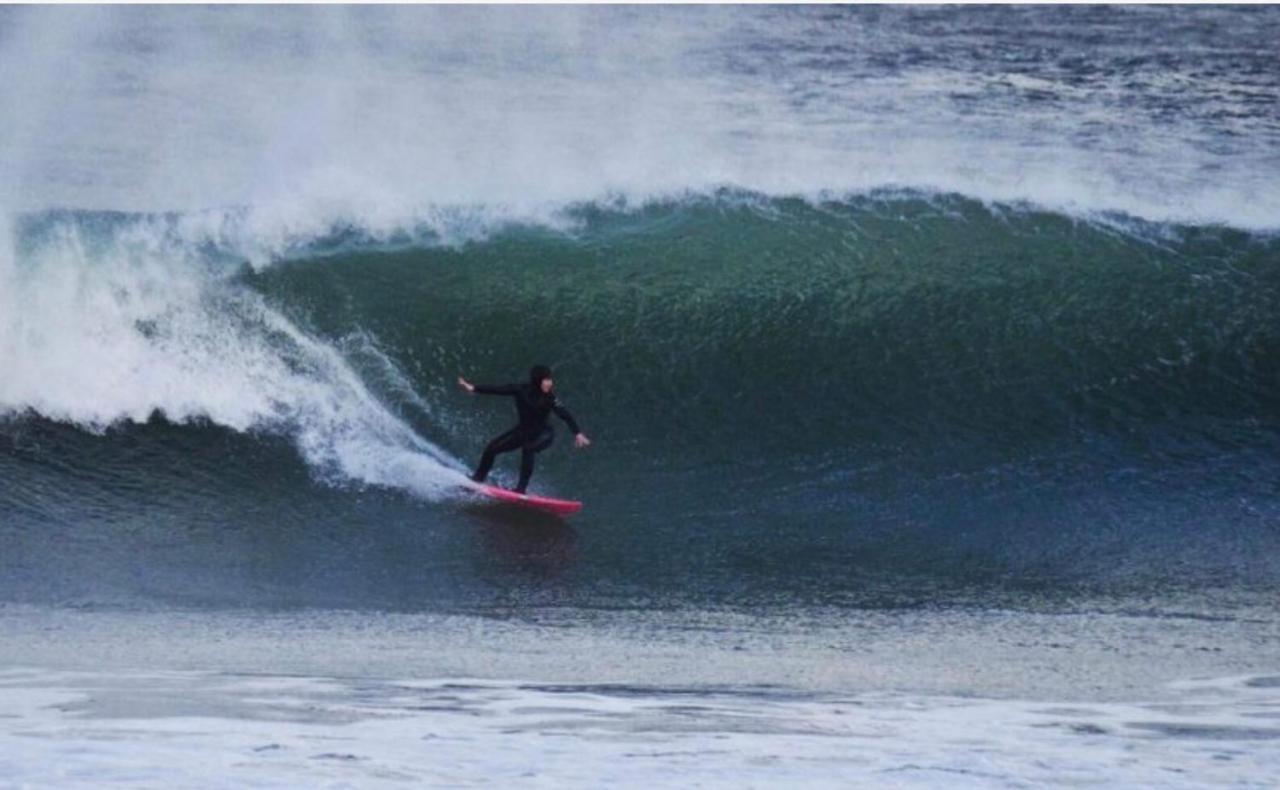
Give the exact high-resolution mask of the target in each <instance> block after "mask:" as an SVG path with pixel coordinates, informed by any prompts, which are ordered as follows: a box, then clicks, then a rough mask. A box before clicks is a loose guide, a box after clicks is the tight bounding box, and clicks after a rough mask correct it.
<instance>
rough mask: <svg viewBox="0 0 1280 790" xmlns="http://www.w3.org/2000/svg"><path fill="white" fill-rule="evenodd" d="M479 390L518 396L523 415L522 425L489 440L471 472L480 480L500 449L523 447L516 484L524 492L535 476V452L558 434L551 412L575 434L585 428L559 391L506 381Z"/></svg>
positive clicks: (478, 481) (481, 386)
mask: <svg viewBox="0 0 1280 790" xmlns="http://www.w3.org/2000/svg"><path fill="white" fill-rule="evenodd" d="M475 391H476V392H478V393H480V394H481V395H510V396H512V397H514V398H515V399H516V413H517V414H519V415H520V424H519V425H517V426H516V427H514V428H512V429H511V430H509V431H507V432H506V433H504V434H502V435H501V436H499V437H498V438H496V439H494V440H493V441H491V442H489V444H488V445H487V446H486V447H485V448H484V454H483V455H482V456H480V465H479V466H477V467H476V471H475V474H473V475H471V479H472V480H475V481H476V482H477V483H483V482H484V479H485V478H486V477H488V476H489V470H490V469H492V468H493V462H494V459H495V458H497V456H498V454H499V453H509V452H511V451H512V450H520V482H519V483H518V484H516V487H515V490H516V491H519V492H520V493H522V494H523V493H524V490H525V488H526V487H527V486H528V485H529V478H530V477H532V476H533V457H534V455H535V454H537V453H540V452H542V451H543V450H545V449H547V448H548V447H550V446H551V441H552V440H553V439H554V438H555V432H554V431H552V430H551V426H550V425H547V418H548V417H550V416H551V412H555V413H556V416H557V417H559V418H560V419H562V420H564V421H565V423H566V424H568V426H569V430H571V431H573V432H574V433H575V434H578V433H581V432H582V431H581V430H580V429H579V428H578V423H577V421H576V420H574V419H573V415H572V414H570V413H569V410H568V409H566V408H565V407H564V406H561V405H560V403H559V402H558V401H557V400H556V396H555V394H554V393H551V392H543V391H542V389H541V388H540V387H538V386H537V385H535V384H532V383H529V384H504V385H500V386H496V387H494V386H487V385H484V384H477V385H476V387H475Z"/></svg>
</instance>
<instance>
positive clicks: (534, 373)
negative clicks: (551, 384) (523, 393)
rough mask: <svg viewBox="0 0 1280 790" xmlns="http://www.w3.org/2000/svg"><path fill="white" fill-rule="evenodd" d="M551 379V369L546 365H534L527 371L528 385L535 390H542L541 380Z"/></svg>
mask: <svg viewBox="0 0 1280 790" xmlns="http://www.w3.org/2000/svg"><path fill="white" fill-rule="evenodd" d="M549 378H551V368H549V367H547V366H546V365H534V366H533V367H532V368H530V369H529V383H530V384H532V385H533V388H534V389H535V390H541V389H542V380H543V379H549Z"/></svg>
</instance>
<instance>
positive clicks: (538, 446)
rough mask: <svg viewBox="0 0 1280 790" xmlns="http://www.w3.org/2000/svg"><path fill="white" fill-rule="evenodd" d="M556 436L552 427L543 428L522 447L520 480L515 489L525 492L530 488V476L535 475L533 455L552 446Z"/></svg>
mask: <svg viewBox="0 0 1280 790" xmlns="http://www.w3.org/2000/svg"><path fill="white" fill-rule="evenodd" d="M555 438H556V435H555V432H554V431H552V430H551V428H550V427H547V428H543V429H542V433H540V434H538V435H537V436H536V437H534V438H533V439H531V440H529V441H527V442H525V443H524V446H523V447H521V448H520V482H519V483H517V484H516V487H515V488H514V489H513V490H514V491H518V492H520V493H521V494H523V493H524V490H525V489H526V488H528V486H529V478H531V477H533V457H534V456H535V455H537V454H538V453H540V452H542V451H543V450H545V449H547V448H548V447H550V446H551V441H552V440H553V439H555Z"/></svg>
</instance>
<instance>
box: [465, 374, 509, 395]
mask: <svg viewBox="0 0 1280 790" xmlns="http://www.w3.org/2000/svg"><path fill="white" fill-rule="evenodd" d="M458 386H459V387H462V388H463V389H464V390H466V391H467V392H470V393H472V394H476V393H479V394H480V395H515V394H516V392H518V391H519V389H520V388H519V387H518V386H516V385H515V384H472V383H471V382H469V381H467V380H466V379H464V378H463V377H462V376H458Z"/></svg>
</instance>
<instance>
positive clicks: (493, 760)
mask: <svg viewBox="0 0 1280 790" xmlns="http://www.w3.org/2000/svg"><path fill="white" fill-rule="evenodd" d="M1224 688H1226V691H1227V693H1226V695H1224V696H1219V697H1217V698H1214V699H1208V700H1206V699H1197V698H1192V699H1189V700H1187V701H1186V702H1184V703H1182V704H1179V705H1149V704H1141V703H1134V704H1124V703H1102V704H1099V703H1091V704H1087V705H1080V704H1054V703H1052V702H1033V701H1026V700H1007V701H1000V700H991V699H980V698H957V697H937V696H922V695H909V694H901V693H885V692H864V693H851V694H820V695H788V694H785V693H779V692H778V690H773V691H772V692H766V693H761V692H758V691H752V690H749V689H747V690H742V691H740V692H728V693H726V692H723V691H715V690H701V691H699V690H693V689H690V690H683V691H679V692H677V693H673V692H671V691H668V690H663V689H656V688H650V689H646V688H642V687H629V688H624V689H620V690H617V691H613V690H610V689H609V688H607V687H605V688H601V687H579V688H573V687H555V686H538V685H536V684H525V683H520V682H512V681H492V680H480V681H476V680H470V679H466V678H459V679H451V680H444V679H405V680H388V679H374V678H358V679H332V678H323V677H273V676H256V677H253V676H250V677H245V676H237V675H218V674H208V673H183V672H166V673H116V674H108V673H101V672H97V673H67V672H49V671H42V670H10V671H7V672H3V673H0V700H3V702H4V709H5V711H6V713H7V716H6V717H5V718H4V719H3V720H2V722H3V723H2V724H0V755H3V756H0V782H5V783H13V784H15V785H16V786H55V785H56V786H58V787H100V786H103V785H110V784H120V785H125V786H129V787H174V786H182V787H222V786H226V785H228V784H236V785H252V786H260V787H289V786H298V785H307V786H360V787H382V786H405V785H406V784H415V785H418V786H440V785H446V784H447V785H455V784H476V785H480V784H485V785H501V786H545V787H599V786H609V787H653V786H656V785H666V784H670V783H671V781H672V778H673V777H679V783H680V784H681V785H688V786H698V787H743V786H770V787H783V786H787V787H790V786H798V785H803V786H806V787H850V786H867V787H886V786H893V787H924V788H929V787H937V786H939V785H945V786H947V787H1026V786H1036V787H1055V786H1070V787H1076V786H1080V785H1106V786H1122V787H1139V786H1141V787H1169V788H1182V787H1186V788H1195V787H1205V786H1226V785H1231V786H1239V787H1265V786H1268V785H1269V784H1270V783H1271V780H1272V779H1273V778H1274V776H1275V775H1276V773H1277V771H1280V756H1278V755H1280V752H1277V750H1275V749H1274V743H1275V740H1276V737H1277V733H1280V730H1277V729H1276V728H1275V727H1272V726H1271V725H1270V724H1269V723H1268V722H1271V721H1274V720H1273V719H1271V718H1270V717H1271V715H1272V708H1273V706H1274V705H1275V696H1276V695H1275V690H1274V689H1250V688H1248V687H1247V686H1245V685H1244V684H1243V683H1239V682H1236V683H1231V684H1229V685H1228V686H1225V687H1224Z"/></svg>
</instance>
